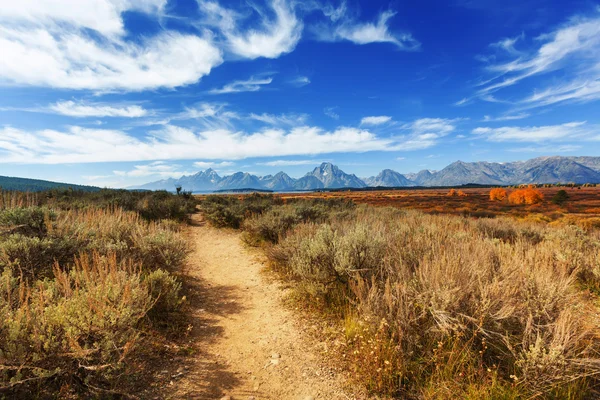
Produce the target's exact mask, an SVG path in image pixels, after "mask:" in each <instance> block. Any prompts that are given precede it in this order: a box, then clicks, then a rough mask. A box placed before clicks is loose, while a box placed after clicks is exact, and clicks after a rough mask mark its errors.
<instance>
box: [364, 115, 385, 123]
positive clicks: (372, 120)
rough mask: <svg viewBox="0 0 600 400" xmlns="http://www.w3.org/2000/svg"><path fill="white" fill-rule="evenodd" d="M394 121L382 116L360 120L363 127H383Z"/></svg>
mask: <svg viewBox="0 0 600 400" xmlns="http://www.w3.org/2000/svg"><path fill="white" fill-rule="evenodd" d="M391 120H392V117H388V116H387V115H382V116H378V117H364V118H363V119H361V120H360V124H361V125H382V124H385V123H388V122H390V121H391Z"/></svg>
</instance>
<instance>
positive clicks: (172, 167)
mask: <svg viewBox="0 0 600 400" xmlns="http://www.w3.org/2000/svg"><path fill="white" fill-rule="evenodd" d="M180 168H181V166H180V165H176V164H167V163H165V162H164V161H155V162H153V163H150V164H146V165H136V166H134V167H133V169H132V170H130V171H113V173H114V174H115V175H117V176H122V177H128V178H142V177H148V176H156V177H160V178H162V179H165V178H180V177H181V176H183V175H186V174H191V172H185V171H181V170H180Z"/></svg>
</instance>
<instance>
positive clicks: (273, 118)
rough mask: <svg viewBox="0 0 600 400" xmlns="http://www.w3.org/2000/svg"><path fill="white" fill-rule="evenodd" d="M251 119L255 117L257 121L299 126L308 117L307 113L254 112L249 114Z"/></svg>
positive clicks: (275, 124)
mask: <svg viewBox="0 0 600 400" xmlns="http://www.w3.org/2000/svg"><path fill="white" fill-rule="evenodd" d="M248 118H249V119H253V120H255V121H260V122H263V123H265V124H269V125H274V126H277V125H289V126H298V125H303V124H305V123H306V120H307V119H308V115H307V114H280V115H275V114H268V113H263V114H254V113H251V114H250V115H249V116H248Z"/></svg>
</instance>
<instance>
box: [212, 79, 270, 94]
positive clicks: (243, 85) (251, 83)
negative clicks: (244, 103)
mask: <svg viewBox="0 0 600 400" xmlns="http://www.w3.org/2000/svg"><path fill="white" fill-rule="evenodd" d="M271 82H273V78H255V77H251V78H250V79H247V80H244V81H234V82H231V83H228V84H227V85H225V86H223V88H221V89H212V90H210V91H209V93H210V94H226V93H241V92H258V91H259V90H260V89H261V88H262V87H263V86H265V85H270V84H271Z"/></svg>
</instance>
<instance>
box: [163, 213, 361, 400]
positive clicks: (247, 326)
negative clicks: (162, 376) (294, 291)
mask: <svg viewBox="0 0 600 400" xmlns="http://www.w3.org/2000/svg"><path fill="white" fill-rule="evenodd" d="M194 218H195V219H194V226H192V227H190V228H189V229H190V231H189V234H190V235H191V240H193V242H194V245H195V250H194V252H193V254H192V255H191V256H190V266H189V268H188V270H187V271H186V275H187V276H186V277H185V278H184V279H186V280H187V281H188V282H189V283H190V284H191V293H192V296H190V299H189V301H190V305H191V307H192V310H193V311H192V312H193V324H192V325H191V327H190V329H191V331H190V335H189V340H190V347H191V348H193V349H194V350H195V352H194V356H193V357H185V358H184V360H185V361H184V360H177V359H173V360H172V363H173V368H175V365H177V364H178V363H180V364H181V365H180V366H179V367H178V369H177V372H176V373H175V374H174V375H173V379H171V381H170V382H169V383H168V384H167V385H166V386H167V388H166V391H167V392H168V394H167V397H169V398H186V399H221V398H223V397H225V396H230V397H231V399H233V400H237V399H246V400H247V399H256V400H262V399H280V400H285V399H294V400H296V399H297V400H308V399H328V400H329V399H364V398H366V397H365V396H364V395H363V394H361V393H359V392H357V391H355V390H352V389H351V388H350V386H349V385H348V384H347V383H346V382H345V380H344V378H343V376H342V375H341V374H340V373H339V372H338V371H336V370H335V368H332V367H331V366H329V367H328V366H326V365H325V362H324V360H323V359H322V358H321V357H320V355H321V354H323V353H322V351H320V349H321V350H322V349H323V347H324V346H326V345H325V344H323V343H317V342H316V340H315V339H314V336H312V335H309V334H308V333H307V332H305V331H304V329H303V324H302V322H301V321H300V320H299V319H298V318H297V315H295V313H294V312H293V311H291V310H289V309H288V308H286V307H285V306H284V305H283V304H282V300H283V297H284V296H285V291H284V290H283V289H282V288H281V287H280V285H279V284H277V283H276V282H272V281H271V280H270V279H267V278H266V277H265V276H264V274H262V273H261V270H263V269H264V263H263V258H262V256H261V254H260V251H258V250H254V249H250V248H247V247H246V246H245V245H244V244H243V243H242V242H241V240H240V234H239V233H238V232H235V231H230V230H223V229H215V228H212V227H210V226H209V225H207V224H206V223H204V222H203V221H202V219H201V216H199V215H197V216H195V217H194ZM190 359H192V360H191V361H190ZM182 361H183V362H182ZM170 373H171V372H170Z"/></svg>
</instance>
